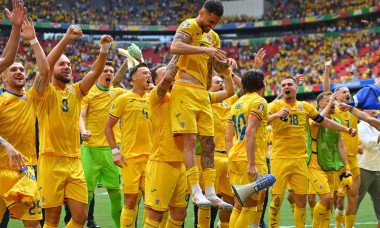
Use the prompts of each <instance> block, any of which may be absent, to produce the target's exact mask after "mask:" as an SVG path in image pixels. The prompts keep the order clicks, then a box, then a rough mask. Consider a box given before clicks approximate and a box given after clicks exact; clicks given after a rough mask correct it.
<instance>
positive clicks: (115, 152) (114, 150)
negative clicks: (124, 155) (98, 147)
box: [112, 148, 120, 155]
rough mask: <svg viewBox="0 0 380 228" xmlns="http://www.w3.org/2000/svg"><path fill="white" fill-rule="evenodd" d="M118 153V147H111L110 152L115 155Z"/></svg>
mask: <svg viewBox="0 0 380 228" xmlns="http://www.w3.org/2000/svg"><path fill="white" fill-rule="evenodd" d="M118 153H120V151H119V149H118V148H113V149H112V154H113V155H115V154H118Z"/></svg>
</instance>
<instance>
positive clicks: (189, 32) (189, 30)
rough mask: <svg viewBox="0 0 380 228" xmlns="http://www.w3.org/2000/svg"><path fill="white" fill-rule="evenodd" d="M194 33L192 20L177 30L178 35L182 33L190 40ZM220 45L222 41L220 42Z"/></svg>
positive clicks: (182, 24)
mask: <svg viewBox="0 0 380 228" xmlns="http://www.w3.org/2000/svg"><path fill="white" fill-rule="evenodd" d="M193 31H194V25H193V23H191V20H190V19H189V20H186V21H184V22H182V23H181V24H180V26H179V27H178V29H177V33H181V34H183V35H185V36H187V37H189V38H190V39H192V37H193ZM219 43H220V41H219Z"/></svg>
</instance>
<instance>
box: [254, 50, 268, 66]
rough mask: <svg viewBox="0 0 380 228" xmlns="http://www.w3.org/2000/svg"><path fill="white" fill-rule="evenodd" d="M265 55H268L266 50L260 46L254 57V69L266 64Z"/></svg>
mask: <svg viewBox="0 0 380 228" xmlns="http://www.w3.org/2000/svg"><path fill="white" fill-rule="evenodd" d="M265 55H266V52H265V50H264V48H260V50H259V51H258V52H257V53H255V59H254V63H253V68H254V69H259V68H260V67H262V66H263V65H264V57H265Z"/></svg>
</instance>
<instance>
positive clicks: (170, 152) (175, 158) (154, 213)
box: [144, 55, 187, 228]
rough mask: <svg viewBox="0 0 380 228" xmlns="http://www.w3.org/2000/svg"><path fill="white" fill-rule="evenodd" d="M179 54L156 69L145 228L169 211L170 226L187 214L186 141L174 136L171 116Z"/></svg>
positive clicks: (157, 221)
mask: <svg viewBox="0 0 380 228" xmlns="http://www.w3.org/2000/svg"><path fill="white" fill-rule="evenodd" d="M178 57H179V56H177V55H174V56H173V58H172V59H171V61H170V63H169V64H168V66H167V67H165V65H159V66H157V67H156V68H155V69H154V70H153V72H152V75H153V76H154V77H153V82H154V84H155V85H156V87H154V88H153V90H152V91H151V92H150V94H149V98H148V102H149V110H150V112H149V115H150V116H151V117H150V120H151V122H152V138H153V139H154V141H153V144H152V150H151V153H150V155H149V160H148V164H147V167H146V187H145V188H146V193H145V194H146V202H145V207H146V208H147V209H148V210H149V211H148V217H147V219H146V222H145V225H144V227H158V226H159V224H160V222H161V220H162V217H163V215H164V212H165V211H167V210H170V218H169V221H168V222H167V224H166V227H168V228H171V227H173V228H174V227H181V226H182V224H183V221H184V219H185V217H186V206H187V202H186V194H187V179H186V174H185V173H186V168H185V165H184V163H183V155H182V150H183V142H182V140H181V138H180V137H181V136H180V137H173V135H172V129H171V121H170V119H169V118H167V117H168V116H169V115H170V98H171V94H170V91H171V88H172V85H173V83H174V78H175V75H176V73H177V71H178V67H177V66H176V64H177V61H178ZM168 176H170V178H167V177H168ZM163 225H165V224H163Z"/></svg>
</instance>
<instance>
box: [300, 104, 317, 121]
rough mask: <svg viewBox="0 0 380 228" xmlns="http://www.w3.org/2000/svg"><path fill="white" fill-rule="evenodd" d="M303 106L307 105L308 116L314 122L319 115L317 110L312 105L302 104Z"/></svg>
mask: <svg viewBox="0 0 380 228" xmlns="http://www.w3.org/2000/svg"><path fill="white" fill-rule="evenodd" d="M304 105H307V110H308V114H309V117H310V118H311V119H313V120H314V119H315V118H317V117H318V115H319V113H318V110H317V109H316V108H315V107H314V106H313V105H311V104H309V103H306V102H305V103H304Z"/></svg>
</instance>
